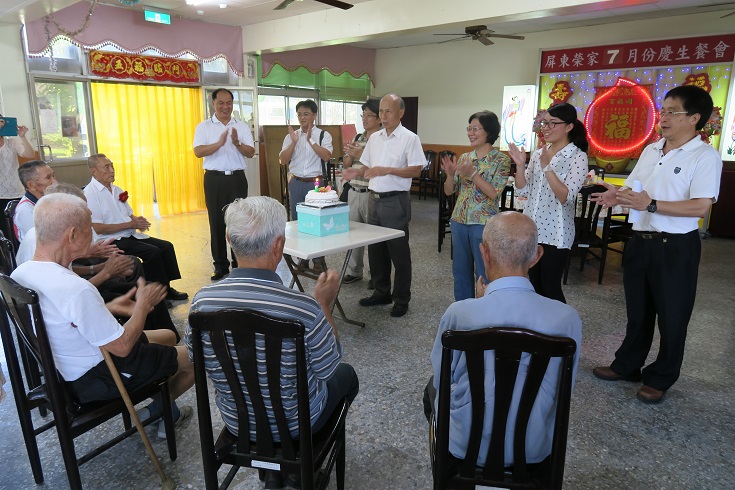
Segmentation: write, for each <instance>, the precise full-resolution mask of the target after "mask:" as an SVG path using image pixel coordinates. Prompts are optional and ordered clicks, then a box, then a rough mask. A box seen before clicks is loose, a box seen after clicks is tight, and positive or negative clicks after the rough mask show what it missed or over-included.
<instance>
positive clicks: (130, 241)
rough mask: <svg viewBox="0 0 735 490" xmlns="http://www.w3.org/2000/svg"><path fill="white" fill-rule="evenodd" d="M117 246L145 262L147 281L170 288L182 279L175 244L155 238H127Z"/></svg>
mask: <svg viewBox="0 0 735 490" xmlns="http://www.w3.org/2000/svg"><path fill="white" fill-rule="evenodd" d="M115 245H117V248H119V249H120V250H122V251H123V252H125V253H126V254H128V255H135V256H136V257H138V258H139V259H140V260H142V261H143V272H144V274H145V278H146V280H148V281H155V282H160V283H161V284H165V285H166V286H168V285H169V283H170V282H171V281H173V280H175V279H181V272H179V263H178V261H177V260H176V251H175V250H174V244H173V243H171V242H167V241H166V240H161V239H159V238H153V237H149V238H145V239H142V240H141V239H138V238H134V237H127V238H120V239H119V240H116V241H115Z"/></svg>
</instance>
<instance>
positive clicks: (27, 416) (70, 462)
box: [0, 274, 176, 489]
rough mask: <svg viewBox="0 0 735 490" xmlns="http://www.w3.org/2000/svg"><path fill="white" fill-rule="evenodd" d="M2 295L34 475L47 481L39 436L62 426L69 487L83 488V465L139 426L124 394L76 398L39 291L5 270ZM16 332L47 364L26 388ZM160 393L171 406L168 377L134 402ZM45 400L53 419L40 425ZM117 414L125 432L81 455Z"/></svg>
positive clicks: (168, 420)
mask: <svg viewBox="0 0 735 490" xmlns="http://www.w3.org/2000/svg"><path fill="white" fill-rule="evenodd" d="M0 293H2V294H1V296H2V298H1V299H0V334H1V335H2V343H3V349H4V350H5V355H6V359H7V363H8V373H9V375H10V381H11V385H12V388H13V395H14V397H15V404H16V408H17V409H18V419H19V421H20V426H21V431H22V432H23V440H24V441H25V446H26V450H27V452H28V459H29V462H30V464H31V469H32V471H33V477H34V479H35V481H36V483H37V484H41V483H43V470H42V468H41V459H40V456H39V451H38V444H37V441H36V437H37V436H38V435H39V434H41V433H43V432H45V431H46V430H48V429H50V428H51V427H54V426H56V432H57V434H58V438H59V445H60V446H61V454H62V457H63V459H64V466H65V468H66V475H67V478H68V479H69V486H70V487H71V488H72V489H81V488H82V480H81V476H80V474H79V466H80V465H82V464H84V463H86V462H87V461H89V460H90V459H92V458H94V457H95V456H97V455H99V454H101V453H102V452H104V451H106V450H107V449H109V448H110V447H112V446H114V445H115V444H117V443H118V442H120V441H122V440H124V439H126V438H128V437H129V436H131V435H132V434H135V433H136V429H135V427H134V426H131V423H130V415H129V414H128V412H127V409H126V408H125V404H124V402H123V400H122V398H116V399H114V400H108V401H103V402H93V403H87V404H80V403H79V402H78V401H77V400H75V397H74V395H73V393H72V391H71V390H70V389H69V388H68V386H67V383H66V382H65V381H64V380H63V378H62V377H61V376H60V375H59V373H58V372H57V371H56V364H55V362H54V358H53V354H52V352H51V347H50V345H49V340H48V336H47V334H46V326H45V324H44V321H43V316H42V314H41V308H40V306H39V303H38V295H37V294H36V292H35V291H33V290H31V289H26V288H23V287H21V286H20V285H18V283H16V282H15V281H14V280H13V279H11V278H9V277H8V276H6V275H5V274H0ZM12 330H15V331H16V332H17V334H18V343H19V344H22V345H23V346H24V347H25V348H27V349H28V350H29V352H30V353H31V354H32V355H33V358H34V362H36V363H37V364H38V366H40V367H41V370H42V376H43V383H42V384H39V385H37V386H32V385H31V386H29V388H28V389H26V388H25V385H24V384H23V377H22V375H21V366H20V362H19V358H18V355H17V352H16V350H15V346H14V343H13V335H12ZM156 394H160V395H161V400H162V403H163V406H170V404H171V397H170V393H169V389H168V383H167V378H163V379H161V380H157V381H155V382H153V383H151V384H150V385H148V386H147V387H145V388H142V389H140V390H138V391H135V392H132V393H130V398H131V399H132V401H133V403H139V402H141V401H143V400H145V399H147V398H150V397H151V396H153V395H156ZM45 404H48V405H50V407H51V411H52V415H53V419H52V420H50V421H48V422H46V423H45V424H44V425H42V426H40V427H34V425H33V420H32V418H31V411H32V410H33V409H34V408H38V407H41V406H43V405H45ZM117 415H122V418H123V425H124V428H125V430H124V431H123V432H122V433H121V434H119V435H117V436H115V437H114V438H112V439H110V440H109V441H106V442H104V443H102V444H100V445H99V446H98V447H96V448H94V449H92V450H91V451H89V452H88V453H87V454H85V455H83V456H81V457H80V458H77V456H76V450H75V447H74V439H75V438H76V437H78V436H79V435H81V434H84V433H85V432H88V431H89V430H91V429H93V428H95V427H97V426H98V425H100V424H102V423H103V422H106V421H107V420H109V419H111V418H112V417H115V416H117ZM163 417H164V421H165V425H166V438H167V440H168V450H169V455H170V457H171V460H175V459H176V436H175V433H174V422H173V417H172V415H171V411H170V410H164V415H163ZM152 422H154V421H153V420H148V421H146V422H144V425H148V424H150V423H152ZM19 485H20V483H19Z"/></svg>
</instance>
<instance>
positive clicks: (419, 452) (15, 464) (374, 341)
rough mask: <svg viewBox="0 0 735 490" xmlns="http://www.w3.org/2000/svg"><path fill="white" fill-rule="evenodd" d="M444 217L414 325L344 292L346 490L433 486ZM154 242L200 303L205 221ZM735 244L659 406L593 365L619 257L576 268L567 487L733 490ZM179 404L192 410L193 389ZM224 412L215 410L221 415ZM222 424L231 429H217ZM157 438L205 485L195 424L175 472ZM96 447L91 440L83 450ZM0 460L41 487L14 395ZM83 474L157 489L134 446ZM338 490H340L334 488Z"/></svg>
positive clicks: (198, 217)
mask: <svg viewBox="0 0 735 490" xmlns="http://www.w3.org/2000/svg"><path fill="white" fill-rule="evenodd" d="M436 209H437V201H436V200H431V199H430V200H428V201H418V200H416V199H415V198H414V200H413V221H412V222H411V250H412V254H413V261H414V273H413V300H412V301H411V304H410V310H409V312H408V314H407V315H406V316H405V317H403V318H399V319H394V318H391V317H390V316H389V315H388V312H389V308H390V307H389V306H385V307H382V306H381V307H373V308H363V307H360V306H359V305H358V304H357V300H358V299H359V298H360V297H362V296H364V295H366V294H367V293H368V291H367V290H366V288H365V286H366V283H367V279H365V280H364V281H363V282H360V283H355V284H350V285H346V286H343V288H342V292H341V295H340V298H341V301H342V304H343V305H344V306H345V309H346V310H347V313H348V315H351V316H355V317H359V318H360V319H363V320H364V321H366V322H367V324H368V325H367V326H366V327H365V328H364V329H360V328H358V327H354V326H352V325H346V324H344V323H342V322H339V321H338V327H339V329H340V332H341V338H342V343H343V345H344V351H345V360H346V361H347V362H350V363H351V364H352V365H353V366H355V369H356V370H357V372H358V375H359V376H360V384H361V390H360V394H359V395H358V397H357V399H356V400H355V403H354V405H353V407H352V410H351V413H350V415H349V418H348V425H347V444H348V447H347V488H348V489H355V490H363V489H365V490H376V489H381V490H382V489H411V488H417V489H428V488H430V487H431V473H430V466H429V460H428V450H427V424H426V421H425V419H424V416H423V413H422V405H421V396H422V390H423V387H424V385H425V384H426V380H427V378H428V376H429V371H430V366H429V362H428V356H429V352H430V350H431V346H432V344H433V341H434V336H435V333H436V328H437V325H438V322H439V319H440V317H441V315H442V313H443V312H444V310H445V309H446V307H447V306H448V305H449V304H450V303H451V301H452V284H451V263H450V248H449V243H448V242H445V246H444V248H443V251H442V252H441V253H437V243H436ZM152 234H153V235H156V236H160V237H162V238H167V239H169V240H171V241H173V242H174V243H175V244H176V250H177V254H178V256H179V262H180V265H181V268H182V274H183V276H184V279H183V280H181V281H178V282H176V283H174V286H175V287H176V288H177V289H179V290H182V291H187V292H189V294H190V295H191V296H193V295H194V293H195V292H196V291H197V290H198V289H199V288H200V287H201V286H203V285H204V284H207V283H209V274H210V272H211V263H210V257H209V243H208V236H209V234H208V229H207V219H206V215H205V214H204V213H197V214H190V215H183V216H174V217H169V218H166V219H163V220H157V221H155V223H154V229H153V230H152ZM447 238H449V237H447ZM733 245H735V241H732V240H727V239H717V238H709V239H707V240H704V242H703V258H702V264H701V268H700V282H699V292H698V299H697V304H696V307H695V310H694V315H693V317H692V320H691V323H690V327H689V338H688V345H687V352H686V358H685V361H684V367H683V371H682V376H681V378H680V380H679V381H678V382H677V383H676V385H674V387H673V388H672V389H671V390H670V392H669V393H668V394H667V398H666V399H665V401H664V402H663V403H662V404H660V405H657V406H647V405H644V404H642V403H640V402H639V401H637V400H636V399H635V391H636V390H637V385H635V384H633V383H605V382H602V381H599V380H597V379H595V378H594V377H593V376H592V373H591V369H592V367H594V366H596V365H600V364H605V363H608V362H610V360H611V359H612V357H613V354H614V352H615V349H616V348H617V347H618V346H619V344H620V341H621V340H622V338H623V333H624V328H625V305H624V297H623V290H622V286H621V281H622V274H621V268H620V257H619V256H618V255H617V254H611V255H610V256H609V258H608V264H607V268H606V272H605V281H604V284H603V285H597V267H596V263H594V262H592V263H590V264H588V266H587V267H585V270H584V271H583V272H579V270H578V269H577V267H576V266H574V264H577V265H578V262H576V261H575V262H574V263H573V268H572V271H570V276H569V285H568V286H566V287H565V294H566V296H567V300H568V301H569V303H570V304H571V305H573V306H575V307H576V308H577V309H578V310H579V311H580V314H581V316H582V320H583V324H584V337H583V338H584V341H583V345H582V353H581V358H580V366H579V374H578V376H577V384H576V387H575V391H574V395H573V397H572V413H571V421H570V430H569V445H568V450H567V465H566V472H565V480H566V487H567V488H572V489H593V488H594V489H694V488H696V489H731V488H735V472H734V471H733V464H734V463H735V444H733V440H734V439H735V415H734V414H735V410H733V409H734V408H735V407H734V402H733V393H735V382H734V381H733V378H730V377H728V376H729V373H731V371H732V370H734V369H735V294H734V293H733V285H734V284H733V277H735V260H734V259H733V253H734V252H735V247H734V246H733ZM341 261H342V258H341V257H339V256H335V257H328V263H329V264H330V266H335V267H336V266H338V265H340V264H341ZM280 272H282V273H286V271H285V270H281V271H280ZM282 275H283V274H282ZM309 286H312V285H308V286H307V290H308V288H309ZM188 307H189V305H188V303H183V302H182V303H179V304H177V305H176V306H175V308H174V309H173V310H172V314H173V315H174V317H175V322H176V324H177V326H178V327H179V328H180V329H181V330H182V331H183V329H184V326H185V322H186V315H187V313H188ZM489 314H491V312H489ZM654 354H655V353H654ZM3 369H6V368H5V366H3ZM6 372H7V371H6ZM9 388H10V387H9V384H8V385H6V390H9ZM182 400H183V403H185V404H190V405H195V401H194V391H193V390H192V391H191V392H189V393H187V394H185V395H184V396H183V398H182ZM213 411H214V413H215V414H216V408H214V405H213ZM114 423H115V424H118V423H119V422H117V421H115V422H114ZM216 423H217V425H220V424H221V421H219V420H218V419H216ZM93 434H94V433H93ZM149 434H150V435H151V436H152V437H153V438H154V447H155V449H156V451H157V453H158V454H159V456H160V459H161V460H162V462H163V465H164V468H165V470H166V472H167V473H168V474H169V475H170V476H171V477H172V478H173V480H174V481H175V482H177V484H178V488H182V489H183V488H203V483H202V469H201V456H200V454H199V450H198V445H199V444H198V443H199V440H198V428H197V422H196V419H195V420H193V421H192V422H191V423H190V424H189V425H188V427H186V428H185V429H183V430H180V432H179V435H178V441H179V444H178V446H179V458H178V459H177V460H176V461H175V462H171V461H169V460H168V455H167V451H166V446H165V443H164V442H163V441H159V440H157V439H155V435H154V434H153V430H152V429H151V430H150V432H149ZM92 437H94V436H92ZM39 440H40V443H41V457H42V464H43V469H44V474H45V477H46V483H45V484H44V486H43V488H54V489H55V488H67V482H66V475H65V472H64V466H63V462H62V460H61V455H60V452H59V449H58V445H57V443H56V436H55V433H54V432H53V431H50V432H49V433H47V434H44V435H42V436H41V437H40V438H39ZM89 440H90V439H89V438H82V440H80V441H79V442H78V445H79V446H80V447H81V446H84V445H85V444H86V442H85V441H89ZM0 461H2V470H0V488H3V489H5V488H7V489H18V488H34V487H35V485H34V483H33V478H32V475H31V471H30V467H29V465H28V460H27V457H26V454H25V448H24V445H23V440H22V437H21V434H20V428H19V426H18V421H17V414H16V412H15V406H14V403H13V400H12V395H11V396H9V398H8V399H7V400H6V401H5V402H3V404H2V406H0ZM81 474H82V480H83V482H84V483H85V486H86V487H88V488H158V487H159V480H158V477H157V476H156V474H155V472H154V470H153V467H152V465H151V464H150V462H149V461H148V459H147V456H146V454H145V451H144V448H143V445H142V443H141V442H140V439H139V438H137V436H134V437H132V438H131V439H130V440H128V441H126V442H124V443H122V444H120V445H118V446H117V447H115V448H113V449H111V450H109V451H107V452H106V453H105V454H103V455H102V456H99V457H98V458H95V459H94V460H92V461H91V462H89V463H87V464H85V465H84V466H83V467H82V470H81ZM233 488H239V489H257V488H261V484H260V483H259V482H258V481H257V478H255V476H254V472H252V471H245V470H241V472H240V473H239V474H238V476H237V478H236V480H235V484H234V485H233ZM330 488H336V487H335V485H334V481H332V483H331V486H330Z"/></svg>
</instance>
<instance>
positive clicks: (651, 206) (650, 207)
mask: <svg viewBox="0 0 735 490" xmlns="http://www.w3.org/2000/svg"><path fill="white" fill-rule="evenodd" d="M657 209H658V206H656V200H655V199H651V204H649V205H648V207H647V208H646V211H648V212H649V213H655V212H656V210H657Z"/></svg>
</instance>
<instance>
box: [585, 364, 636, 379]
mask: <svg viewBox="0 0 735 490" xmlns="http://www.w3.org/2000/svg"><path fill="white" fill-rule="evenodd" d="M592 374H594V375H595V377H597V378H599V379H602V380H604V381H634V382H635V381H640V380H641V379H642V378H641V373H635V374H630V375H628V376H624V375H622V374H618V373H616V372H615V371H613V370H612V369H610V368H609V367H608V366H598V367H596V368H595V369H593V370H592Z"/></svg>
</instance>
